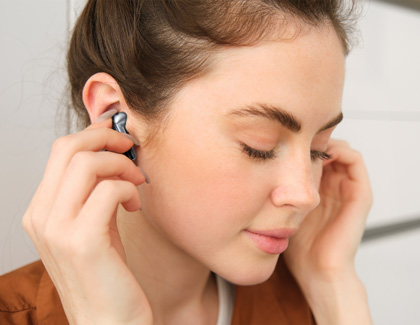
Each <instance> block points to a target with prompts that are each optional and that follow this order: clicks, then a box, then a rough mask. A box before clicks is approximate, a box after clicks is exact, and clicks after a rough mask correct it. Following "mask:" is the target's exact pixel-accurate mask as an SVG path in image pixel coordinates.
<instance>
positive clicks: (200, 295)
mask: <svg viewBox="0 0 420 325" xmlns="http://www.w3.org/2000/svg"><path fill="white" fill-rule="evenodd" d="M120 210H123V209H120ZM118 229H119V232H120V236H121V240H122V242H123V245H124V249H125V253H126V261H127V265H128V267H129V268H130V270H131V272H132V273H133V274H134V276H135V277H136V279H137V281H138V282H139V284H140V286H141V287H142V289H143V291H144V293H145V294H146V297H147V298H148V300H149V303H150V305H151V307H152V312H153V317H154V323H155V324H159V323H164V324H170V323H182V324H188V323H191V322H192V321H193V323H194V324H199V323H202V324H205V323H209V324H210V323H211V324H215V323H216V320H217V311H218V297H217V286H216V281H215V278H214V277H213V276H211V272H210V270H209V269H208V268H206V267H205V266H204V265H202V264H201V263H200V262H198V261H197V260H195V259H194V258H192V257H191V256H190V255H188V254H187V253H186V252H184V251H182V250H181V249H180V248H178V247H176V246H175V245H173V244H172V243H171V242H170V241H169V240H168V239H167V238H164V237H163V236H162V234H160V233H159V232H158V231H156V229H155V228H154V227H153V226H152V225H151V224H150V223H149V222H148V221H147V220H146V218H144V216H143V215H142V214H141V212H140V211H139V212H135V213H127V212H126V211H119V213H118ZM200 319H201V320H202V321H198V320H200ZM176 320H178V321H179V322H178V321H176Z"/></svg>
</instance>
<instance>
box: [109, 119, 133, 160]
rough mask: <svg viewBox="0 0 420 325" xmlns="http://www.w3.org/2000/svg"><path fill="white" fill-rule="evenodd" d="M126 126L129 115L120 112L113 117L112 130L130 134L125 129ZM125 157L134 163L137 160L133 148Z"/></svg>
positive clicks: (125, 153)
mask: <svg viewBox="0 0 420 325" xmlns="http://www.w3.org/2000/svg"><path fill="white" fill-rule="evenodd" d="M126 124H127V114H126V113H124V112H119V113H117V114H115V115H114V116H113V117H112V128H113V129H114V130H115V131H118V132H121V133H125V134H129V133H128V131H127V129H126V128H125V125H126ZM124 155H126V156H127V157H128V158H130V159H131V160H132V161H134V159H136V152H135V151H134V148H133V147H131V149H130V150H128V151H126V152H124Z"/></svg>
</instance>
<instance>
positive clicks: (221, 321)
mask: <svg viewBox="0 0 420 325" xmlns="http://www.w3.org/2000/svg"><path fill="white" fill-rule="evenodd" d="M216 282H217V294H218V296H219V315H218V316H217V325H229V324H230V323H231V321H232V315H233V304H234V302H235V301H234V300H235V286H234V285H233V284H232V283H229V282H227V281H226V280H225V279H223V278H221V277H220V276H218V275H217V274H216Z"/></svg>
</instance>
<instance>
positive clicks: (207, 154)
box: [121, 27, 345, 284]
mask: <svg viewBox="0 0 420 325" xmlns="http://www.w3.org/2000/svg"><path fill="white" fill-rule="evenodd" d="M344 60H345V58H344V54H343V51H342V47H341V44H340V41H339V39H338V38H337V36H336V34H335V32H334V30H333V29H332V28H331V27H323V28H318V29H313V28H310V29H309V30H308V31H307V32H306V33H303V34H302V35H301V36H300V37H299V38H297V39H296V40H294V41H291V42H278V41H270V42H264V43H262V44H259V45H257V46H253V47H242V48H229V49H226V50H223V51H222V52H220V53H219V54H218V55H217V58H216V65H215V69H214V70H213V71H212V72H210V73H209V74H207V75H205V76H203V77H200V78H198V79H196V80H193V81H191V82H190V83H188V84H187V85H186V86H185V87H184V88H183V89H182V90H181V91H180V92H179V93H178V94H177V95H176V98H175V100H174V102H173V104H172V105H171V107H169V108H168V109H169V111H170V112H171V114H170V118H169V120H168V124H167V127H166V128H165V130H164V132H163V133H162V135H160V138H159V141H156V145H155V146H154V145H153V143H152V144H150V146H146V147H145V148H142V150H140V151H139V152H138V156H139V161H138V162H139V165H140V166H141V167H142V168H143V169H144V170H145V171H146V172H147V174H148V175H149V177H150V179H151V185H148V186H141V187H139V191H140V196H141V201H142V211H141V212H139V215H138V216H135V217H131V216H130V218H131V219H130V221H129V222H130V229H127V227H124V225H122V227H121V236H122V238H123V239H124V238H125V246H126V251H127V258H128V260H129V263H132V265H133V266H132V269H136V268H138V270H137V271H138V272H139V273H141V272H142V271H141V270H140V269H142V266H138V265H137V264H136V262H130V261H134V260H135V259H139V258H140V259H142V260H147V261H148V262H147V263H150V264H149V265H154V266H155V267H156V268H157V267H166V268H170V267H173V266H174V265H175V264H176V265H178V266H179V265H183V266H184V267H183V268H191V269H196V270H201V271H203V272H204V271H205V270H208V269H210V270H212V271H214V272H216V273H218V274H219V275H221V276H223V277H224V278H226V279H227V280H229V281H231V282H234V283H237V284H254V283H259V282H263V281H265V280H266V279H267V278H268V277H269V276H270V275H271V273H272V272H273V270H274V267H275V264H276V262H277V259H278V255H271V254H266V253H264V252H262V251H260V250H259V249H258V248H256V247H255V244H254V243H253V242H252V241H251V240H250V239H249V238H248V237H247V236H245V235H244V232H243V231H244V230H245V229H257V230H268V229H279V228H294V229H296V228H299V225H300V223H301V222H302V220H303V218H304V217H305V215H306V214H307V213H308V211H310V210H312V209H313V208H315V207H316V205H317V204H318V202H319V195H318V191H317V189H318V186H319V182H320V178H321V174H322V163H321V161H320V160H316V161H311V157H310V150H325V149H326V146H327V143H328V140H329V137H330V135H331V132H332V130H331V129H330V130H326V131H323V132H321V133H319V134H317V131H318V130H319V129H320V128H321V127H322V126H323V125H325V123H326V122H327V121H329V120H331V119H332V118H334V117H335V116H337V114H338V113H339V112H340V110H341V99H342V89H343V83H344ZM257 102H258V103H266V104H273V105H278V106H281V107H282V108H284V109H285V110H286V111H288V112H291V113H292V114H293V115H294V116H295V117H296V118H297V119H299V121H300V122H301V123H302V130H301V131H300V132H299V133H292V132H291V131H288V130H286V129H285V128H283V127H281V126H280V124H278V123H275V122H273V121H269V120H267V119H265V118H262V117H261V118H257V117H253V118H246V119H240V120H239V119H235V118H233V117H232V116H230V117H228V118H227V117H226V115H227V113H228V112H229V111H230V110H232V109H234V108H240V107H244V106H246V105H248V104H252V103H257ZM131 123H132V124H131V130H130V133H132V134H133V135H134V136H135V137H136V138H138V139H140V142H142V140H141V139H142V137H143V136H144V134H143V133H142V128H141V123H140V122H138V121H131ZM240 142H245V143H246V142H249V143H247V144H249V145H252V146H253V147H256V146H259V148H255V149H259V150H269V149H272V147H273V146H275V147H276V152H277V156H276V158H275V159H272V160H269V161H257V160H255V159H254V160H253V159H251V158H249V157H248V156H247V154H246V153H244V152H243V150H242V148H241V146H240ZM157 144H158V145H157ZM122 217H124V216H122ZM173 269H174V272H177V271H176V270H177V268H176V267H175V268H173ZM134 272H136V270H134Z"/></svg>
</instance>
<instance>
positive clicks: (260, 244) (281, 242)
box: [244, 228, 296, 255]
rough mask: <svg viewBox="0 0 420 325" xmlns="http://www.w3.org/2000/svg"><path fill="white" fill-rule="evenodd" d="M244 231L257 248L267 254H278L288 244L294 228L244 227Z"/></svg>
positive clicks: (294, 230)
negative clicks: (267, 228)
mask: <svg viewBox="0 0 420 325" xmlns="http://www.w3.org/2000/svg"><path fill="white" fill-rule="evenodd" d="M244 232H245V234H246V235H247V236H248V237H249V238H250V239H251V240H252V241H253V242H254V244H255V246H256V247H257V248H258V249H260V250H261V251H263V252H264V253H267V254H272V255H278V254H281V253H283V252H284V251H285V250H286V249H287V247H288V245H289V238H290V237H291V236H293V235H294V234H295V232H296V229H290V228H282V229H273V230H252V229H246V230H244Z"/></svg>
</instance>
